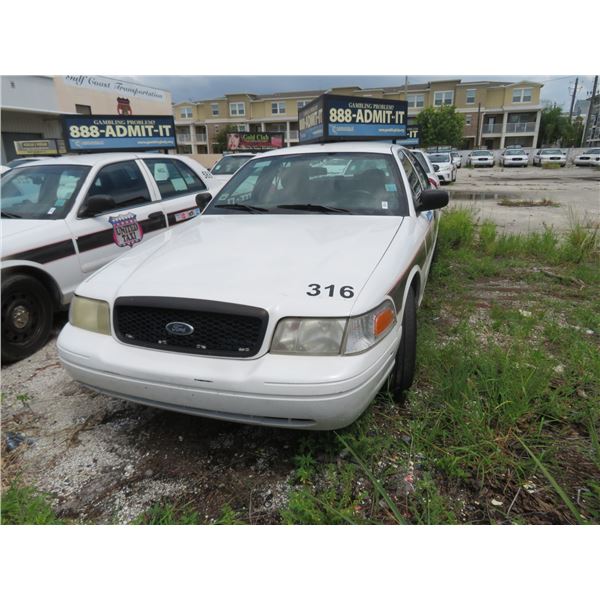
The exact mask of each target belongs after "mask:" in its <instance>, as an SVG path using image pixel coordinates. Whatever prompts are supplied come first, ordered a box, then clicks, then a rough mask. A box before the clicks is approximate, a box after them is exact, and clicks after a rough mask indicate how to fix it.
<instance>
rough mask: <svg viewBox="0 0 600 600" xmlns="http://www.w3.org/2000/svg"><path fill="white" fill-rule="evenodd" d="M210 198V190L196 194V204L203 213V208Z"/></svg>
mask: <svg viewBox="0 0 600 600" xmlns="http://www.w3.org/2000/svg"><path fill="white" fill-rule="evenodd" d="M211 200H212V194H211V193H210V192H200V193H199V194H198V195H197V196H196V206H197V207H198V208H199V209H200V212H201V213H203V212H204V209H205V208H206V207H207V206H208V203H209V202H210V201H211Z"/></svg>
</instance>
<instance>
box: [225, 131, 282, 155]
mask: <svg viewBox="0 0 600 600" xmlns="http://www.w3.org/2000/svg"><path fill="white" fill-rule="evenodd" d="M277 148H283V133H270V132H252V133H249V132H243V131H242V132H239V133H228V134H227V150H229V151H230V152H236V151H239V150H274V149H277Z"/></svg>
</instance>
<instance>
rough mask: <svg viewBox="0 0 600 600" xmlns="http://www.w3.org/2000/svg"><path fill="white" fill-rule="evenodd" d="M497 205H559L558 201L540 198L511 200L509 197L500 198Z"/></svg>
mask: <svg viewBox="0 0 600 600" xmlns="http://www.w3.org/2000/svg"><path fill="white" fill-rule="evenodd" d="M498 206H515V207H536V206H560V204H559V203H558V202H554V201H553V200H549V199H548V198H542V200H511V199H510V198H502V200H500V202H498Z"/></svg>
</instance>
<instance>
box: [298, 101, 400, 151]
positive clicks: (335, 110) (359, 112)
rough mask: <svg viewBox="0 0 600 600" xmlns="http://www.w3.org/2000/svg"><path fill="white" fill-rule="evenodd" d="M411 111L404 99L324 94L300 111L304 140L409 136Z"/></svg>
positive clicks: (307, 141) (309, 141)
mask: <svg viewBox="0 0 600 600" xmlns="http://www.w3.org/2000/svg"><path fill="white" fill-rule="evenodd" d="M407 113H408V104H407V102H406V101H404V100H385V99H381V98H367V97H362V96H336V95H333V94H323V95H322V96H319V98H317V99H316V100H313V101H312V102H311V103H309V104H307V105H306V106H304V107H302V108H301V109H300V111H299V113H298V118H299V123H300V143H311V142H334V141H344V140H346V141H351V140H376V139H401V138H405V137H406V135H407V129H406V120H407Z"/></svg>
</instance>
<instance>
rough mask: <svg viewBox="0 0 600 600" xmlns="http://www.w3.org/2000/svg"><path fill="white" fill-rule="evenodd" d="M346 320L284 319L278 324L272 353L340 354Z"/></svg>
mask: <svg viewBox="0 0 600 600" xmlns="http://www.w3.org/2000/svg"><path fill="white" fill-rule="evenodd" d="M345 327H346V319H282V320H281V321H279V323H278V324H277V329H276V330H275V335H274V336H273V342H272V343H271V352H272V353H273V354H314V355H320V356H327V355H335V354H339V353H340V349H341V347H342V339H343V337H344V329H345Z"/></svg>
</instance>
